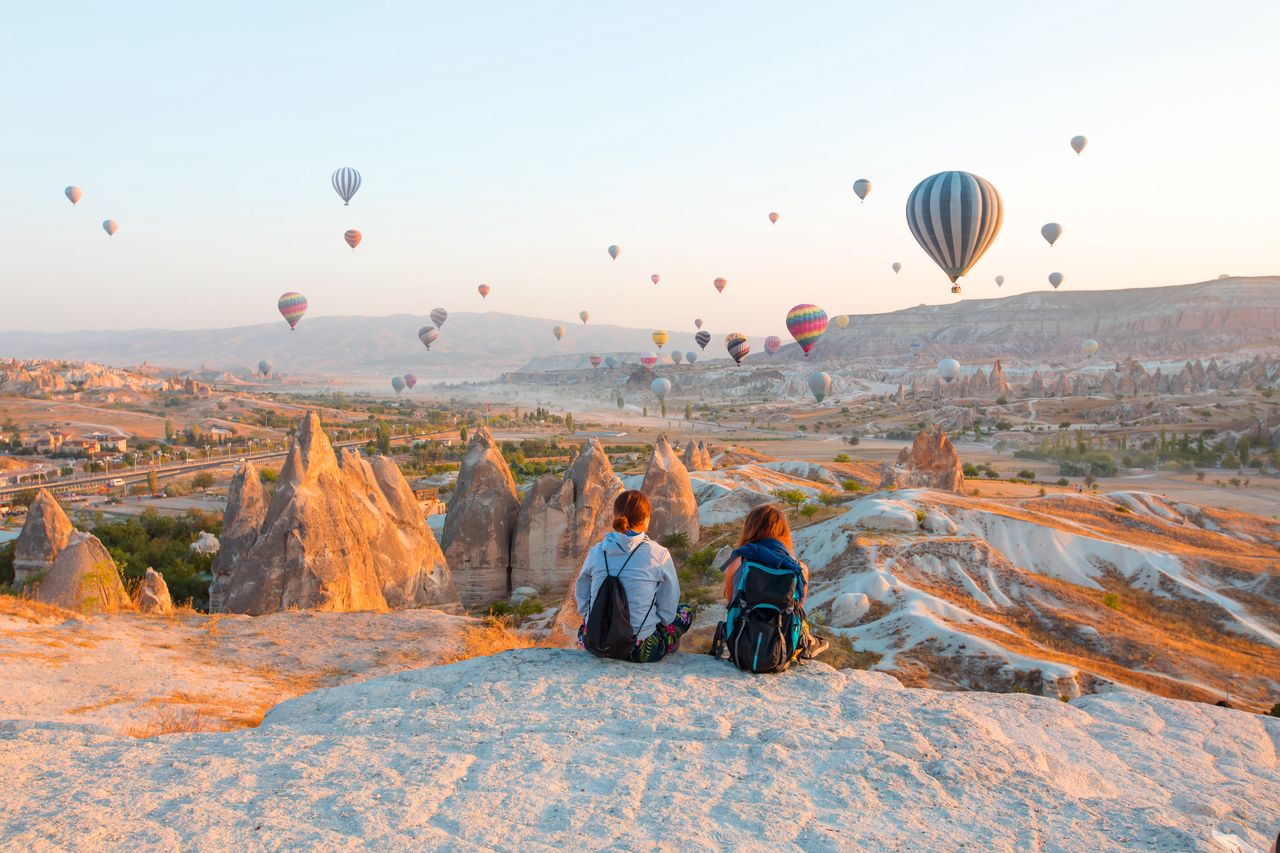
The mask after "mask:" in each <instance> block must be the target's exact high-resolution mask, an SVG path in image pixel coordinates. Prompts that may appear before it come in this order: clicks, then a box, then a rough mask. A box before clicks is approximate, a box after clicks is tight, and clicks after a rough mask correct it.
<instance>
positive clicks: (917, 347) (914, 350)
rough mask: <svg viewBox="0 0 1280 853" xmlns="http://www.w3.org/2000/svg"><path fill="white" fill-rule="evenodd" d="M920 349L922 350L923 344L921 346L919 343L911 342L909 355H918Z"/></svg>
mask: <svg viewBox="0 0 1280 853" xmlns="http://www.w3.org/2000/svg"><path fill="white" fill-rule="evenodd" d="M922 349H924V345H923V344H921V343H920V342H919V341H912V342H911V354H912V355H919V354H920V350H922Z"/></svg>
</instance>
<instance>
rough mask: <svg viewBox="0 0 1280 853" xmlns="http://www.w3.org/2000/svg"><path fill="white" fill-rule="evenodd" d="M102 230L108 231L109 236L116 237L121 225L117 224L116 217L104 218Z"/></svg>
mask: <svg viewBox="0 0 1280 853" xmlns="http://www.w3.org/2000/svg"><path fill="white" fill-rule="evenodd" d="M102 230H103V231H106V232H107V236H108V237H114V236H115V235H116V232H117V231H119V230H120V226H119V225H117V224H116V221H115V220H114V219H104V220H103V222H102Z"/></svg>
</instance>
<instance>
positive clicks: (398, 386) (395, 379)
mask: <svg viewBox="0 0 1280 853" xmlns="http://www.w3.org/2000/svg"><path fill="white" fill-rule="evenodd" d="M391 387H392V388H394V389H395V392H396V393H397V394H399V393H400V392H401V391H403V390H404V379H403V378H402V377H400V376H392V377H391Z"/></svg>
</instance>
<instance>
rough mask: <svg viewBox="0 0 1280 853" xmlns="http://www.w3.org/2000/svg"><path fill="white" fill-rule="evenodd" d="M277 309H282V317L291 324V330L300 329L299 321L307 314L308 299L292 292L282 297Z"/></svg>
mask: <svg viewBox="0 0 1280 853" xmlns="http://www.w3.org/2000/svg"><path fill="white" fill-rule="evenodd" d="M276 307H277V308H279V309H280V315H281V316H282V317H284V319H285V320H286V321H287V322H288V323H289V329H290V330H293V329H296V328H297V327H298V321H299V320H301V319H302V315H303V314H305V313H307V297H305V296H303V295H302V294H301V293H297V292H296V291H293V290H290V291H289V292H288V293H285V294H283V295H282V296H281V297H280V301H279V302H277V303H276Z"/></svg>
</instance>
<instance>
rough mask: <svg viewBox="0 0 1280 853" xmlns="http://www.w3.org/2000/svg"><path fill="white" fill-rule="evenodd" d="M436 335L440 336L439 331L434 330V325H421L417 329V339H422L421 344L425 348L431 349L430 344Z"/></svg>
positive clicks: (433, 341) (434, 340)
mask: <svg viewBox="0 0 1280 853" xmlns="http://www.w3.org/2000/svg"><path fill="white" fill-rule="evenodd" d="M438 337H440V333H439V332H438V331H436V327H435V326H423V327H422V328H421V329H419V330H418V340H420V341H422V345H423V346H424V347H426V348H427V349H431V345H432V344H434V343H435V342H436V338H438Z"/></svg>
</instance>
